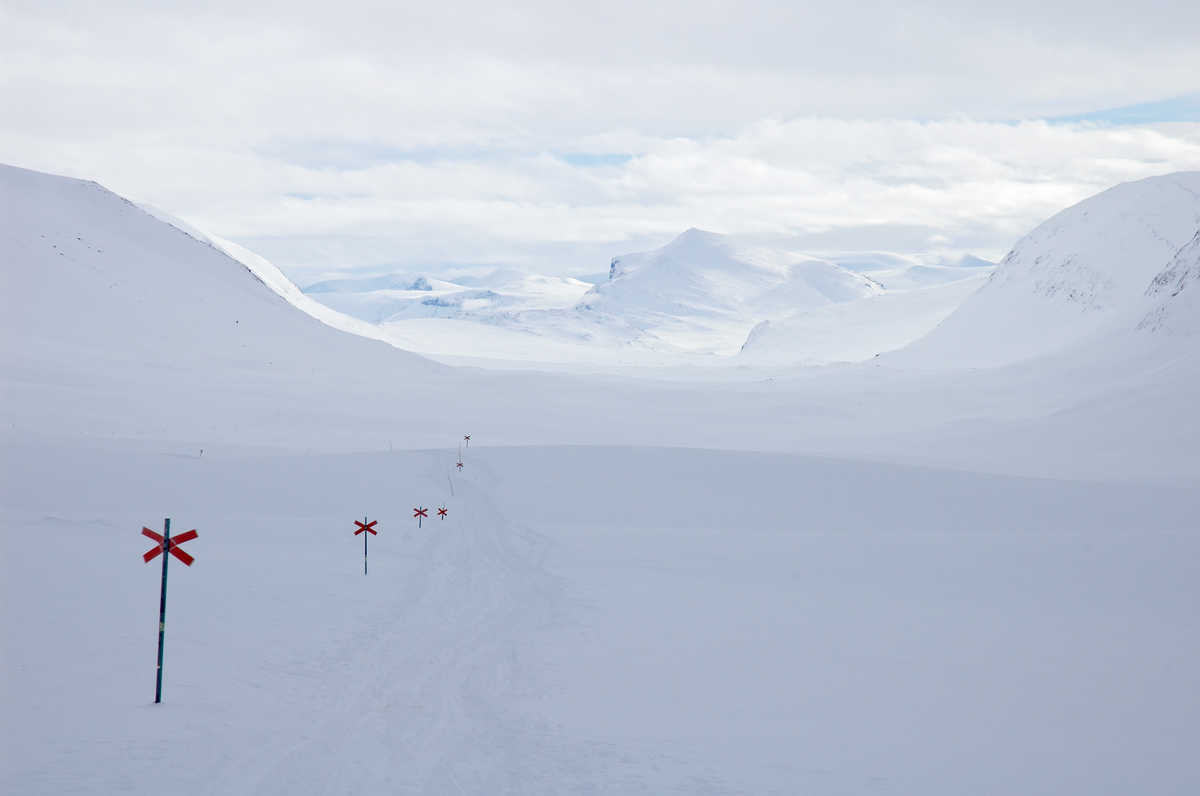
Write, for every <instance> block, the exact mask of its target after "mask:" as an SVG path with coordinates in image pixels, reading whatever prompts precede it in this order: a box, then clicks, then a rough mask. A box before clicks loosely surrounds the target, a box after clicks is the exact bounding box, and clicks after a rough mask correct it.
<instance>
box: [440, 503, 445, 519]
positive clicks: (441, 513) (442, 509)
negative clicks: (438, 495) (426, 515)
mask: <svg viewBox="0 0 1200 796" xmlns="http://www.w3.org/2000/svg"><path fill="white" fill-rule="evenodd" d="M438 517H440V518H441V519H443V520H444V519H446V507H445V506H442V507H441V508H440V509H438Z"/></svg>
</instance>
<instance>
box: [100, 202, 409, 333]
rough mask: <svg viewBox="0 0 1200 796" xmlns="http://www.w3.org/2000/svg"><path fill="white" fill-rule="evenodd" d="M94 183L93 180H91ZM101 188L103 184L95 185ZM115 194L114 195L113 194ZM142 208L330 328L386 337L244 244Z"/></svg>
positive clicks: (153, 209)
mask: <svg viewBox="0 0 1200 796" xmlns="http://www.w3.org/2000/svg"><path fill="white" fill-rule="evenodd" d="M93 184H95V183H93ZM97 187H101V189H103V186H97ZM115 195H116V194H114V196H115ZM137 206H138V207H140V208H141V209H142V210H144V211H146V213H148V214H150V215H151V216H153V217H154V218H156V219H158V220H159V221H162V222H164V223H166V224H170V225H171V226H173V227H175V228H176V229H178V230H179V231H180V232H183V233H185V234H187V235H189V236H191V237H193V238H195V239H196V240H198V241H199V242H201V243H206V244H208V245H209V246H212V247H213V248H214V249H216V250H217V251H219V252H221V253H222V254H225V255H226V256H228V257H230V258H232V259H234V260H236V261H237V262H239V263H241V264H242V265H244V266H245V267H246V270H248V271H249V272H250V273H251V274H253V275H254V276H255V278H257V279H258V280H259V281H260V282H262V283H263V284H264V285H266V286H267V287H269V288H271V290H273V291H275V292H276V293H278V294H279V295H280V296H282V297H283V298H284V299H285V300H286V301H287V302H288V303H290V304H292V305H293V306H295V307H296V308H298V309H300V310H302V311H303V312H306V313H308V314H309V315H311V316H313V317H314V318H316V319H317V320H319V321H321V322H322V323H324V324H327V325H329V326H332V327H333V328H334V329H339V330H341V331H343V332H349V333H351V334H357V335H360V336H362V337H370V338H372V339H374V340H383V341H384V342H387V336H386V335H384V334H383V333H382V332H381V331H380V330H379V329H378V328H377V327H375V326H374V325H372V324H370V323H363V322H362V321H361V320H360V319H357V318H354V317H351V316H349V315H345V314H343V313H341V312H338V311H337V310H334V309H332V308H330V307H328V306H326V305H325V304H322V303H321V302H319V301H314V300H313V299H311V298H309V297H308V296H306V295H304V293H303V291H301V290H300V288H298V287H296V285H295V284H294V283H293V282H292V281H291V280H290V279H288V278H287V277H286V276H284V275H283V272H282V271H280V270H279V269H278V268H277V267H276V266H275V264H274V263H272V262H271V261H269V260H267V258H265V257H262V256H260V255H258V254H255V253H254V252H252V251H250V250H249V249H247V248H245V247H244V246H239V245H238V244H236V243H234V242H233V241H228V240H225V239H224V238H219V237H217V236H216V235H210V234H208V233H207V232H203V231H201V230H198V229H196V228H195V227H193V226H192V225H191V224H188V223H187V222H186V221H184V220H182V219H179V218H176V217H175V216H173V215H171V214H170V213H167V212H165V211H163V210H160V209H158V208H157V207H153V206H152V205H147V204H138V205H137Z"/></svg>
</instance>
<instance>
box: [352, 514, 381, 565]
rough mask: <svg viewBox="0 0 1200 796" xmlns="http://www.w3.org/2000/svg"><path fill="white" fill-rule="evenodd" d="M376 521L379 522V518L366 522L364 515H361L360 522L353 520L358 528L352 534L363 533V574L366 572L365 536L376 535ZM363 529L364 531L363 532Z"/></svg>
mask: <svg viewBox="0 0 1200 796" xmlns="http://www.w3.org/2000/svg"><path fill="white" fill-rule="evenodd" d="M378 522H379V520H372V521H371V522H367V518H366V517H365V516H364V517H363V521H362V522H359V521H358V520H355V521H354V524H355V525H357V526H358V530H357V531H355V532H354V535H355V536H358V535H359V534H360V533H362V535H363V574H364V575H365V574H367V536H368V535H369V536H378V532H377V531H376V530H375V525H376V524H377V523H378ZM363 531H366V533H363Z"/></svg>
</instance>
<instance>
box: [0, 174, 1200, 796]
mask: <svg viewBox="0 0 1200 796" xmlns="http://www.w3.org/2000/svg"><path fill="white" fill-rule="evenodd" d="M0 207H2V208H3V210H4V212H3V213H0V263H2V264H3V272H2V275H3V280H4V282H3V285H2V288H3V289H2V290H0V295H3V296H4V305H5V306H4V310H5V311H4V313H3V314H2V317H0V330H2V334H0V401H2V404H3V410H4V411H3V414H2V416H0V417H2V420H3V426H2V427H0V452H2V453H0V457H2V458H0V465H2V467H3V473H2V477H0V527H2V529H3V530H2V535H0V538H2V539H3V548H2V549H0V589H2V592H0V598H2V603H0V606H2V607H0V634H2V635H0V637H2V639H3V647H2V649H3V675H2V680H0V687H2V689H3V690H2V692H0V700H2V704H3V715H4V719H3V722H4V723H3V728H4V736H3V738H2V739H0V749H2V750H3V752H2V754H3V757H0V792H3V793H14V794H31V795H32V796H39V795H40V794H62V793H81V794H111V793H131V794H138V793H147V794H149V793H163V792H169V793H179V794H289V796H290V795H292V794H318V793H319V794H343V793H344V794H361V793H416V794H444V793H467V794H495V793H514V794H538V793H546V794H557V793H646V794H661V793H716V794H720V793H763V794H770V793H776V794H794V793H811V794H845V793H868V792H893V793H921V794H947V795H950V794H962V793H1005V794H1029V793H1047V794H1051V793H1053V794H1059V793H1129V792H1148V793H1156V794H1190V793H1194V792H1196V791H1197V790H1198V789H1200V775H1198V774H1197V769H1196V767H1195V765H1194V762H1193V760H1192V754H1191V751H1192V749H1194V748H1196V747H1197V745H1200V727H1198V726H1197V724H1196V722H1195V716H1196V715H1197V713H1198V710H1200V701H1198V700H1200V697H1198V695H1200V682H1198V677H1200V675H1197V671H1196V667H1195V666H1193V665H1191V662H1192V661H1194V660H1195V659H1196V657H1197V655H1198V654H1200V637H1198V636H1197V634H1196V632H1195V617H1194V606H1195V605H1196V604H1197V602H1198V601H1200V577H1198V576H1200V564H1198V562H1200V538H1198V537H1197V533H1196V520H1195V518H1196V516H1198V510H1200V490H1197V486H1198V485H1200V427H1198V426H1197V424H1196V423H1195V422H1194V415H1195V396H1196V395H1197V391H1198V389H1200V363H1198V361H1197V352H1196V348H1195V345H1194V342H1195V341H1194V338H1191V337H1189V336H1188V335H1187V334H1182V333H1165V332H1164V333H1161V334H1160V333H1158V332H1152V331H1147V330H1142V331H1138V330H1136V329H1135V328H1134V327H1133V326H1131V327H1130V328H1129V329H1127V330H1126V331H1125V333H1124V334H1123V335H1116V333H1115V332H1114V333H1113V334H1111V335H1109V336H1107V337H1105V338H1103V339H1102V340H1099V341H1094V342H1093V343H1088V342H1086V341H1085V342H1082V343H1080V344H1079V345H1077V346H1075V347H1073V348H1071V349H1070V350H1069V351H1068V350H1063V351H1059V352H1058V353H1052V354H1046V355H1044V356H1040V357H1036V358H1030V359H1026V360H1023V361H1021V362H1018V363H1014V364H1010V365H1006V366H1001V367H997V368H994V369H982V370H972V369H965V370H954V371H945V370H940V369H938V370H923V369H920V368H913V367H902V366H901V365H899V364H896V363H897V362H898V361H899V359H900V358H899V357H898V356H883V357H880V358H878V359H876V360H873V361H872V362H871V363H868V364H862V365H854V366H838V367H825V368H809V369H785V368H778V367H775V368H768V369H767V370H765V371H754V372H753V373H754V375H751V376H750V377H748V378H746V379H745V380H730V381H726V382H723V383H713V382H711V381H704V380H701V379H699V378H698V377H693V378H691V379H690V380H688V381H679V380H674V381H673V380H663V379H660V380H658V381H641V380H637V379H634V378H631V377H629V376H627V375H626V376H606V377H587V378H584V377H578V376H567V375H563V374H561V373H560V374H553V373H538V372H487V371H480V370H473V369H466V368H461V369H460V368H451V367H445V366H442V365H438V364H435V363H432V362H430V361H428V360H425V359H422V358H420V357H417V356H414V355H411V354H408V353H406V352H403V351H399V350H396V349H395V348H392V347H390V346H387V345H384V344H382V343H379V342H378V341H374V340H369V339H363V338H361V337H357V336H354V335H351V334H347V333H345V332H343V331H339V330H338V329H335V328H331V327H330V326H329V325H327V324H324V323H321V322H319V321H317V320H315V319H314V318H312V317H309V316H308V315H306V314H304V313H303V312H301V311H300V310H299V309H297V307H295V306H293V305H292V304H291V303H289V302H288V301H285V300H284V298H282V297H281V296H280V295H279V293H277V292H275V291H273V290H271V289H268V287H267V286H266V285H264V284H263V283H262V282H261V281H260V280H259V279H256V278H255V277H254V276H253V275H252V274H251V273H250V272H248V271H247V269H246V268H245V267H244V266H243V265H241V264H239V263H238V262H235V261H234V260H232V259H230V258H229V257H227V256H226V255H225V254H224V253H222V252H221V251H219V250H218V249H216V248H214V247H213V246H210V245H207V244H205V243H203V242H201V241H200V240H198V239H197V238H194V237H192V236H190V235H188V234H184V233H182V232H180V231H179V230H178V229H175V228H173V227H171V226H168V225H166V224H164V223H162V222H161V221H159V220H156V219H155V218H153V217H151V216H150V215H147V214H146V213H145V212H143V211H141V210H139V209H138V208H136V207H134V206H132V205H130V204H129V203H127V202H125V201H124V200H122V199H120V198H119V197H117V196H115V195H113V194H111V193H109V192H107V191H104V190H103V189H102V188H100V187H99V186H96V185H94V184H91V183H83V182H78V181H74V180H65V179H61V178H57V177H51V176H49V175H39V174H34V173H32V172H22V171H20V170H15V169H0ZM1185 242H1186V241H1185ZM1180 245H1181V246H1182V243H1181V244H1180ZM1181 252H1182V253H1181ZM1176 254H1180V256H1183V257H1184V259H1182V260H1179V265H1180V268H1179V269H1178V270H1177V271H1176V270H1172V269H1170V268H1166V266H1167V265H1168V262H1167V261H1168V260H1171V258H1172V256H1174V255H1176ZM1187 257H1190V254H1189V250H1186V249H1183V250H1181V249H1180V247H1176V249H1175V250H1173V251H1172V252H1171V253H1170V254H1168V256H1167V257H1165V258H1164V259H1163V261H1162V262H1160V263H1158V264H1156V265H1155V266H1153V268H1152V269H1151V270H1150V277H1148V278H1147V282H1148V283H1149V281H1150V279H1151V278H1152V277H1153V276H1154V275H1155V274H1170V275H1171V276H1169V278H1166V279H1165V280H1164V281H1163V285H1169V284H1175V285H1178V284H1183V285H1184V287H1183V289H1182V290H1181V291H1175V292H1174V293H1172V291H1173V290H1175V289H1174V288H1170V289H1168V288H1167V287H1164V288H1163V292H1161V293H1155V294H1153V295H1151V296H1146V295H1144V294H1145V290H1146V285H1142V286H1139V287H1138V288H1137V289H1138V291H1139V295H1140V296H1142V298H1143V299H1144V300H1145V301H1147V302H1149V304H1150V305H1152V306H1157V303H1158V302H1162V303H1163V304H1164V306H1168V307H1169V308H1174V307H1176V306H1179V307H1186V306H1188V305H1182V304H1180V305H1176V304H1174V303H1173V302H1174V300H1176V299H1179V298H1186V297H1187V296H1188V295H1190V294H1189V293H1188V291H1189V290H1191V286H1192V282H1190V281H1186V279H1185V277H1184V275H1185V274H1190V273H1191V271H1190V267H1191V266H1190V263H1192V260H1190V259H1187ZM1165 268H1166V270H1164V269H1165ZM1175 274H1178V277H1176V276H1174V275H1175ZM1173 279H1176V280H1177V281H1175V282H1172V281H1171V280H1173ZM1178 280H1183V281H1182V282H1180V281H1178ZM1156 284H1157V282H1156ZM1182 311H1184V312H1187V311H1188V310H1186V309H1185V310H1182ZM1165 317H1167V318H1175V317H1176V316H1175V313H1174V312H1173V311H1171V312H1169V313H1168V315H1166V316H1165ZM1173 328H1177V327H1173ZM764 374H769V375H767V376H764ZM465 433H470V434H472V437H473V440H472V444H471V447H470V448H469V449H465V450H463V455H464V458H465V465H466V466H465V469H464V470H463V471H462V472H461V473H460V472H458V471H457V469H456V468H455V467H454V464H455V461H456V456H457V453H458V446H459V441H460V440H461V438H462V435H463V434H465ZM443 504H444V505H446V507H447V508H448V510H449V517H448V519H447V520H445V521H438V520H432V521H426V522H425V523H424V524H423V527H422V528H420V529H418V528H417V527H416V526H415V523H414V521H413V520H412V516H411V512H412V508H413V507H414V506H422V505H423V506H428V507H431V508H433V507H436V506H438V505H443ZM430 514H434V512H432V511H431V512H430ZM364 515H367V516H369V517H370V518H371V519H378V520H379V526H378V527H379V530H380V534H379V536H377V537H372V539H371V540H370V575H367V576H364V575H363V574H362V569H361V566H362V547H361V539H360V538H358V537H355V536H353V535H352V531H353V524H352V523H353V521H354V520H355V519H361V518H362V517H363V516H364ZM435 516H436V515H435ZM164 517H171V518H172V522H173V529H174V530H175V531H177V532H178V531H183V530H186V529H189V528H196V529H197V530H198V531H199V533H200V536H199V538H197V539H196V540H194V541H191V542H188V543H187V549H188V550H189V551H190V552H191V553H192V554H193V555H195V556H196V564H195V566H193V567H191V568H185V567H183V566H181V565H180V564H179V563H178V562H176V561H173V562H172V564H171V567H172V568H171V575H170V593H169V599H168V605H167V624H166V633H167V646H166V666H165V677H164V680H165V683H164V699H165V701H164V704H162V705H157V706H156V705H153V704H151V700H152V693H153V681H154V674H155V665H154V654H155V642H156V634H157V610H158V586H159V580H158V576H159V567H158V562H157V560H156V561H155V562H154V563H152V564H149V565H147V564H144V563H142V561H141V560H140V556H141V554H142V553H143V552H145V550H147V549H148V548H149V543H148V542H147V540H145V539H144V538H143V537H142V536H140V535H139V529H140V528H141V527H142V526H149V527H151V528H154V529H157V528H160V527H161V522H162V519H163V518H164Z"/></svg>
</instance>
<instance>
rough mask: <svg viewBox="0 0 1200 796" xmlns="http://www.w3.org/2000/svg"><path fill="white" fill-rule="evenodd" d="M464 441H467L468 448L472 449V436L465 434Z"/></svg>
mask: <svg viewBox="0 0 1200 796" xmlns="http://www.w3.org/2000/svg"><path fill="white" fill-rule="evenodd" d="M463 439H465V440H466V441H467V447H468V448H469V447H471V435H470V434H463Z"/></svg>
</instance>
